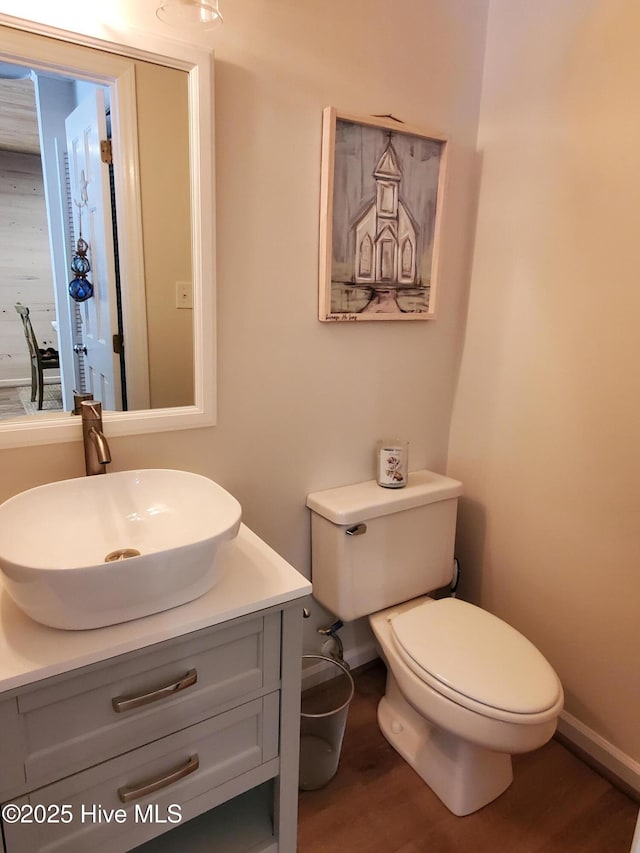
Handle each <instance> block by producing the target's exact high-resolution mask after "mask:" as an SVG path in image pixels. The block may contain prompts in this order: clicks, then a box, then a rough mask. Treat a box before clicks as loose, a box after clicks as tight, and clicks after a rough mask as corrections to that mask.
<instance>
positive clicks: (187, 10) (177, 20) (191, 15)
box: [156, 0, 222, 29]
mask: <svg viewBox="0 0 640 853" xmlns="http://www.w3.org/2000/svg"><path fill="white" fill-rule="evenodd" d="M218 2H219V0H163V2H162V3H161V4H160V6H158V9H157V10H156V15H157V16H158V18H160V20H161V21H163V22H164V23H165V24H170V25H171V26H175V27H198V28H199V29H205V28H208V27H213V26H215V25H216V24H221V23H222V13H221V12H220V9H219V8H218Z"/></svg>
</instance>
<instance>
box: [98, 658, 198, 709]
mask: <svg viewBox="0 0 640 853" xmlns="http://www.w3.org/2000/svg"><path fill="white" fill-rule="evenodd" d="M197 680H198V672H197V670H195V669H190V670H189V672H188V673H187V674H186V675H184V676H183V677H182V678H179V679H178V681H171V682H169V684H163V685H162V686H160V687H156V689H155V690H150V691H149V692H148V693H132V694H130V695H129V696H116V697H115V698H114V699H112V700H111V705H112V707H113V710H114V711H115V712H116V713H118V714H121V713H122V712H123V711H131V710H133V709H134V708H140V707H142V705H149V704H150V703H151V702H157V701H158V700H159V699H166V698H168V697H169V696H173V695H174V694H175V693H179V692H180V691H181V690H186V689H187V687H191V686H192V685H193V684H195V683H196V682H197Z"/></svg>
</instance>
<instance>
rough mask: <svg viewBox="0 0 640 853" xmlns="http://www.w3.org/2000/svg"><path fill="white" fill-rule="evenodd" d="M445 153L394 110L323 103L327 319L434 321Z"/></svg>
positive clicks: (322, 307)
mask: <svg viewBox="0 0 640 853" xmlns="http://www.w3.org/2000/svg"><path fill="white" fill-rule="evenodd" d="M446 153H447V140H446V138H445V137H443V136H439V135H435V134H427V133H423V132H422V131H420V130H417V129H416V128H411V127H408V126H407V125H405V124H404V123H403V122H399V121H397V120H396V119H393V118H391V117H371V118H357V117H355V116H349V115H344V114H342V113H338V112H337V111H336V109H335V108H334V107H327V108H326V109H325V110H324V113H323V125H322V186H321V208H320V283H319V284H320V286H319V318H320V320H322V321H323V322H334V321H342V320H346V321H360V320H430V319H433V317H434V316H435V304H436V293H437V283H438V282H437V274H438V247H439V237H440V222H441V219H442V206H443V193H444V179H445V172H446V168H445V167H446Z"/></svg>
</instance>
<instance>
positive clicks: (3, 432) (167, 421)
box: [0, 13, 216, 448]
mask: <svg viewBox="0 0 640 853" xmlns="http://www.w3.org/2000/svg"><path fill="white" fill-rule="evenodd" d="M0 25H1V26H3V27H6V28H9V29H11V30H15V31H19V32H23V33H34V34H36V35H40V36H46V37H48V38H49V39H53V40H55V41H56V42H58V43H63V44H73V45H81V46H84V47H87V48H94V49H96V50H98V51H102V52H104V54H110V55H114V56H122V57H127V58H130V59H136V60H143V61H147V62H151V63H155V64H158V65H162V66H165V67H168V68H174V69H178V70H181V71H184V72H186V73H187V75H188V100H189V148H190V150H189V161H190V199H191V251H192V276H193V349H194V352H193V360H194V405H191V406H183V407H175V408H166V409H162V408H158V409H146V410H134V411H127V412H108V413H106V414H105V426H106V430H105V431H106V433H107V435H109V436H118V435H135V434H140V433H149V432H161V431H168V430H176V429H188V428H193V427H204V426H210V425H212V424H214V423H215V415H216V412H215V404H216V391H215V382H216V369H215V356H216V346H215V331H216V329H215V205H214V154H213V152H214V134H213V55H212V52H211V51H209V50H208V49H206V48H203V47H201V46H197V45H193V44H187V43H182V42H178V41H172V40H169V39H165V38H160V37H157V36H155V35H150V34H147V33H142V32H139V31H136V30H128V29H122V30H118V31H117V32H116V31H115V30H112V29H110V31H109V39H108V40H107V39H103V38H97V37H94V36H90V35H86V34H82V33H77V32H71V31H69V30H61V29H58V28H54V27H51V26H49V25H47V24H42V23H37V22H33V21H28V20H24V19H20V18H15V17H12V16H9V15H5V14H3V13H0ZM112 39H113V40H112ZM3 54H4V58H5V59H7V60H9V61H14V62H16V63H22V64H27V63H28V62H30V61H31V62H34V61H40V62H42V61H43V60H42V58H40V60H38V57H28V56H24V55H22V54H20V52H17V53H15V54H12V53H11V52H9V53H8V52H7V51H6V50H3ZM55 61H56V60H55V59H54V60H52V59H51V58H50V57H49V58H46V57H45V60H44V62H45V65H46V67H49V68H52V67H55ZM47 63H48V65H47ZM61 70H62V67H61ZM65 70H68V69H65ZM125 78H126V75H125ZM125 78H123V80H122V81H114V93H115V96H116V98H118V97H120V98H121V99H123V100H126V99H127V94H126V91H127V87H130V85H131V81H130V80H126V79H125ZM101 79H102V80H104V79H105V77H104V76H103V77H102V78H101ZM119 85H120V89H119V90H118V86H119ZM167 129H168V132H170V123H169V124H168V128H167ZM132 132H135V131H132ZM130 143H131V144H132V145H134V144H135V140H133V141H132V140H130ZM122 181H123V189H122V193H123V203H122V207H123V216H124V221H125V222H126V223H127V228H126V234H125V240H124V244H125V247H127V246H128V247H129V248H128V249H126V248H125V251H129V253H130V255H131V264H132V267H135V257H134V254H135V247H136V245H138V246H139V243H136V241H138V240H139V233H138V231H139V221H140V199H139V197H138V191H137V189H136V188H137V187H138V186H139V184H138V176H137V175H136V174H135V164H132V165H131V168H130V170H129V172H128V173H126V170H125V174H124V175H123V177H122ZM119 204H120V201H119ZM118 215H119V216H120V213H119V214H118ZM140 275H141V276H142V273H140ZM147 286H151V287H152V286H153V283H152V282H147ZM138 298H139V297H138ZM80 438H81V425H80V424H79V422H78V419H77V418H75V417H71V416H70V415H69V413H68V412H66V413H65V412H63V413H57V414H53V413H51V414H41V415H38V416H36V417H25V418H19V419H16V420H12V421H5V422H0V448H10V447H22V446H28V445H36V444H50V443H57V442H63V441H74V440H79V439H80Z"/></svg>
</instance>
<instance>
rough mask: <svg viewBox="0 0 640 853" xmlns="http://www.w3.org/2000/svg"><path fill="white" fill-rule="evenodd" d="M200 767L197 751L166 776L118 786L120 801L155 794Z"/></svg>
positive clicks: (124, 801)
mask: <svg viewBox="0 0 640 853" xmlns="http://www.w3.org/2000/svg"><path fill="white" fill-rule="evenodd" d="M198 767H200V759H199V758H198V754H197V753H196V754H195V755H192V756H191V758H190V759H189V760H188V761H187V763H186V764H183V765H181V766H180V767H178V768H176V769H175V770H171V771H169V773H166V774H165V775H164V776H160V777H159V778H156V779H147V780H146V781H145V782H139V783H138V784H137V785H123V787H122V788H118V797H119V798H120V802H121V803H130V802H131V800H138V799H140V797H146V796H147V794H153V792H154V791H159V790H160V788H166V787H167V785H173V783H174V782H177V781H178V780H179V779H184V777H185V776H188V775H189V774H190V773H194V772H195V771H196V770H197V769H198Z"/></svg>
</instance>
